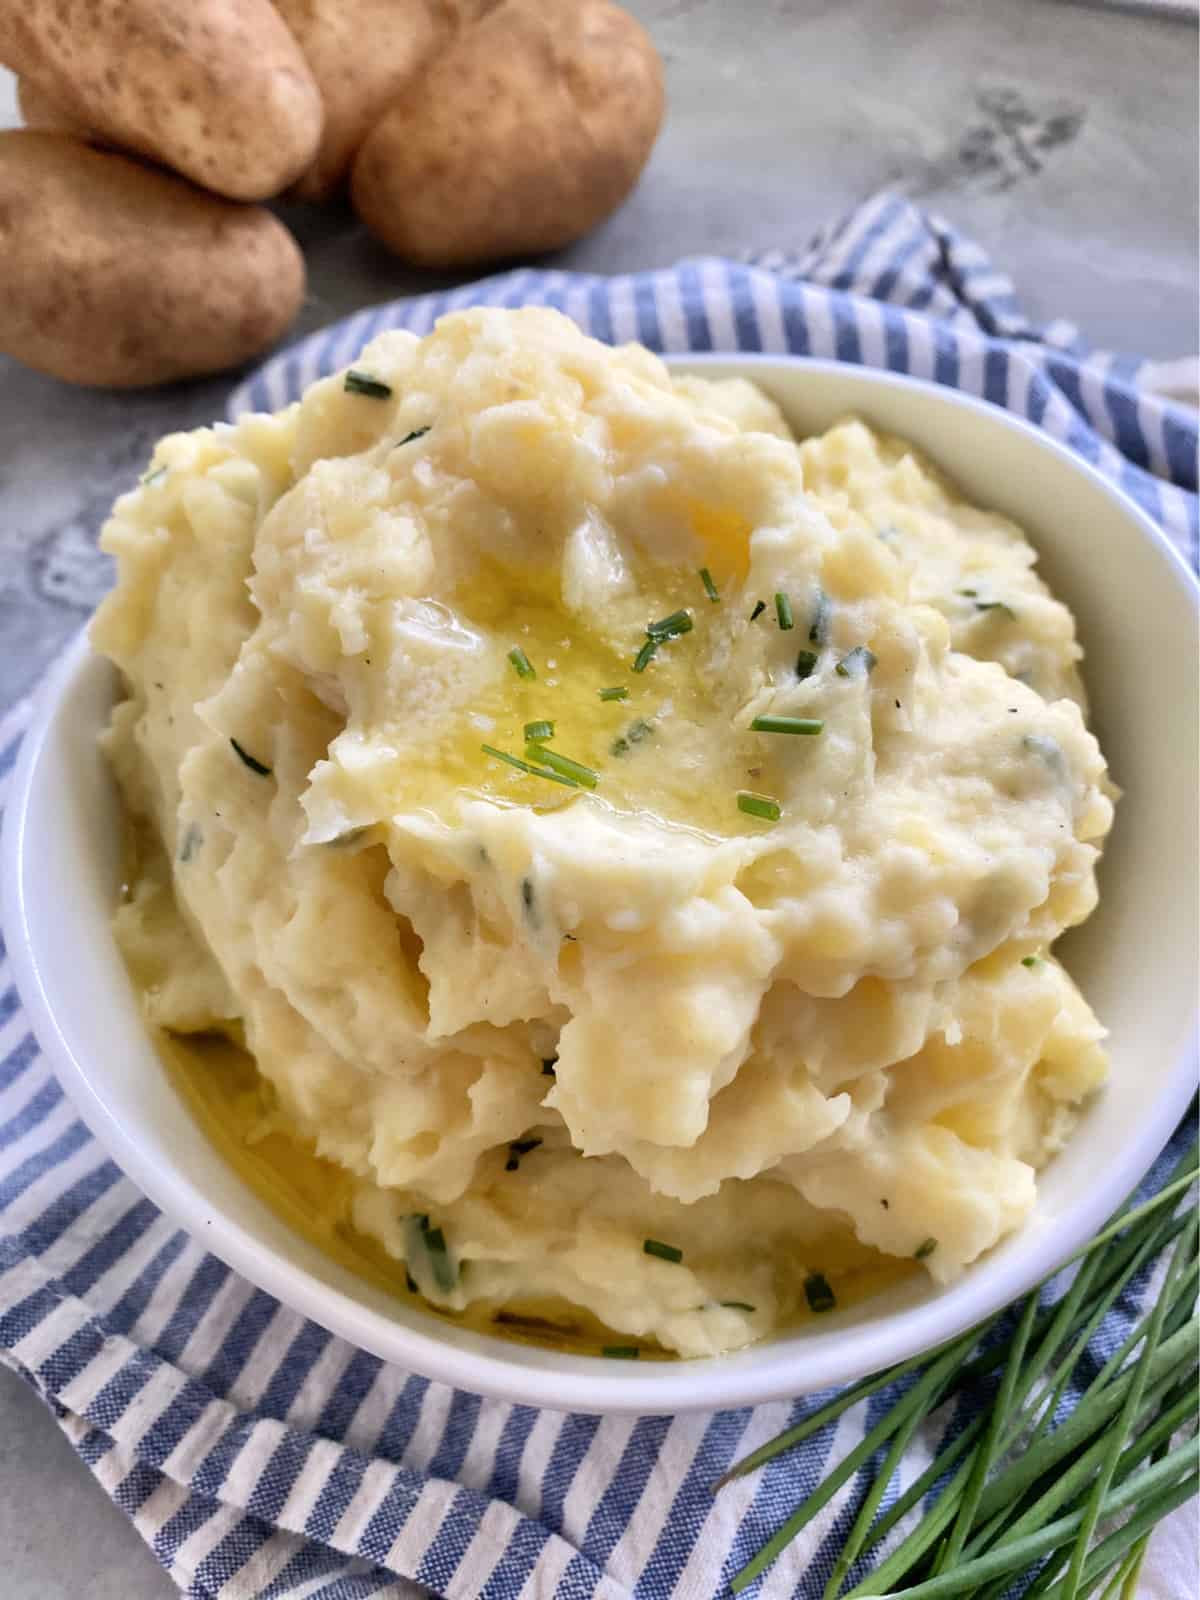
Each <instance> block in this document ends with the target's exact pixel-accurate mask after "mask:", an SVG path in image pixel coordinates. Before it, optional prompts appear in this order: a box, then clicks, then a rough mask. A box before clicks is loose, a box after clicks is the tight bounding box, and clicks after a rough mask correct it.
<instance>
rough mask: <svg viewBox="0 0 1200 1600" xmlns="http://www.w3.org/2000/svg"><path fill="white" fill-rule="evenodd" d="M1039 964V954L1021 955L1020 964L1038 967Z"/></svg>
mask: <svg viewBox="0 0 1200 1600" xmlns="http://www.w3.org/2000/svg"><path fill="white" fill-rule="evenodd" d="M1041 964H1042V961H1041V957H1040V956H1022V957H1021V965H1022V966H1023V967H1040V966H1041Z"/></svg>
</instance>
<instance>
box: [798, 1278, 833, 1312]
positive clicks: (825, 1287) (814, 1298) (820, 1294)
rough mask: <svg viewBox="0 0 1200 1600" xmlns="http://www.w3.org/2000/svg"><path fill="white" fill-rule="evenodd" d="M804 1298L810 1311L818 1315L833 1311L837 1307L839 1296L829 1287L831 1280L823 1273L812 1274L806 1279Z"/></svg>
mask: <svg viewBox="0 0 1200 1600" xmlns="http://www.w3.org/2000/svg"><path fill="white" fill-rule="evenodd" d="M804 1298H805V1299H806V1300H807V1301H808V1309H809V1310H810V1311H815V1312H817V1313H820V1312H823V1311H832V1310H833V1309H834V1307H835V1306H836V1305H837V1296H836V1295H835V1294H834V1292H833V1290H832V1289H831V1288H830V1287H829V1279H828V1278H827V1277H826V1276H825V1274H824V1273H823V1272H810V1273H809V1275H808V1277H807V1278H805V1280H804Z"/></svg>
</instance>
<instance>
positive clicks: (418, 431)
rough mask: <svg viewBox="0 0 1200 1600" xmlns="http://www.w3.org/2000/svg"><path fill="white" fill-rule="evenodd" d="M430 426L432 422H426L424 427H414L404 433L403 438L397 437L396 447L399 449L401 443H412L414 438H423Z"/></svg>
mask: <svg viewBox="0 0 1200 1600" xmlns="http://www.w3.org/2000/svg"><path fill="white" fill-rule="evenodd" d="M432 426H433V424H432V423H428V424H427V425H426V426H425V427H424V428H414V429H413V431H412V432H411V433H406V434H405V435H404V437H403V439H397V441H396V449H397V450H399V449H400V448H401V446H402V445H406V444H412V442H413V440H414V439H423V438H424V437H425V435H426V434H427V433H428V432H429V429H430V428H431V427H432Z"/></svg>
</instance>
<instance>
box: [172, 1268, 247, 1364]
mask: <svg viewBox="0 0 1200 1600" xmlns="http://www.w3.org/2000/svg"><path fill="white" fill-rule="evenodd" d="M228 1277H229V1268H228V1267H227V1266H226V1265H225V1263H224V1262H223V1261H218V1260H217V1258H216V1256H205V1257H204V1259H203V1260H202V1261H201V1262H200V1265H199V1266H198V1267H197V1268H196V1270H195V1272H194V1273H193V1274H192V1276H191V1280H190V1281H189V1282H188V1284H187V1285H186V1287H185V1288H184V1290H183V1292H182V1293H181V1294H180V1296H179V1299H178V1301H177V1302H176V1305H175V1309H174V1311H173V1312H172V1313H171V1318H170V1321H169V1322H168V1323H167V1325H166V1327H165V1328H164V1329H163V1331H162V1333H161V1334H159V1336H158V1338H157V1339H156V1340H155V1342H154V1348H155V1349H156V1350H157V1352H158V1354H159V1355H160V1356H162V1358H163V1360H164V1361H169V1362H177V1361H178V1360H179V1357H180V1356H181V1355H182V1354H183V1350H184V1347H185V1345H186V1344H187V1342H188V1340H189V1339H190V1338H191V1336H192V1334H193V1333H194V1332H195V1331H196V1328H197V1325H198V1324H199V1322H200V1319H201V1317H202V1316H203V1315H204V1313H205V1312H206V1311H207V1310H208V1308H209V1306H210V1305H211V1304H212V1302H213V1298H214V1297H215V1295H216V1294H217V1292H218V1290H219V1289H220V1288H221V1285H222V1284H223V1283H224V1282H225V1280H226V1279H227V1278H228Z"/></svg>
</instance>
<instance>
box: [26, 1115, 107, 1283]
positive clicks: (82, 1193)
mask: <svg viewBox="0 0 1200 1600" xmlns="http://www.w3.org/2000/svg"><path fill="white" fill-rule="evenodd" d="M67 1131H68V1133H69V1132H70V1131H71V1130H70V1129H68V1130H67ZM82 1145H83V1141H81V1143H80V1148H82ZM123 1181H124V1179H123V1178H122V1176H121V1169H120V1168H119V1167H118V1166H117V1165H116V1163H115V1162H112V1161H109V1160H108V1159H107V1157H106V1158H105V1159H104V1160H103V1161H101V1162H100V1163H99V1165H98V1166H95V1167H93V1168H92V1169H91V1171H90V1172H85V1173H84V1175H83V1176H82V1177H81V1178H77V1179H76V1181H75V1182H74V1183H73V1184H71V1185H70V1187H69V1188H67V1189H65V1190H64V1191H63V1193H62V1194H59V1195H56V1196H55V1198H54V1199H53V1200H52V1201H51V1202H50V1204H49V1205H48V1206H47V1207H46V1209H45V1210H44V1211H43V1212H42V1214H41V1215H40V1216H38V1217H35V1218H34V1220H33V1221H32V1222H31V1223H30V1224H29V1226H28V1227H27V1228H26V1229H25V1231H24V1232H23V1233H22V1235H21V1243H22V1245H23V1246H24V1247H25V1249H26V1250H27V1251H28V1253H29V1254H30V1255H31V1256H40V1255H43V1254H44V1253H45V1252H46V1251H47V1250H49V1249H50V1247H51V1246H52V1245H55V1244H57V1243H58V1241H59V1240H60V1239H61V1238H62V1236H63V1234H64V1233H65V1232H66V1231H67V1229H68V1228H70V1227H72V1226H73V1225H74V1224H75V1222H76V1221H77V1220H78V1218H79V1216H80V1215H81V1213H82V1212H84V1211H86V1210H88V1209H89V1207H91V1206H93V1205H95V1203H96V1201H97V1200H99V1199H100V1197H101V1196H102V1195H105V1194H107V1193H108V1191H109V1190H110V1189H111V1188H113V1187H114V1185H116V1184H118V1183H122V1182H123ZM0 1203H3V1202H2V1201H0Z"/></svg>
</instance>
